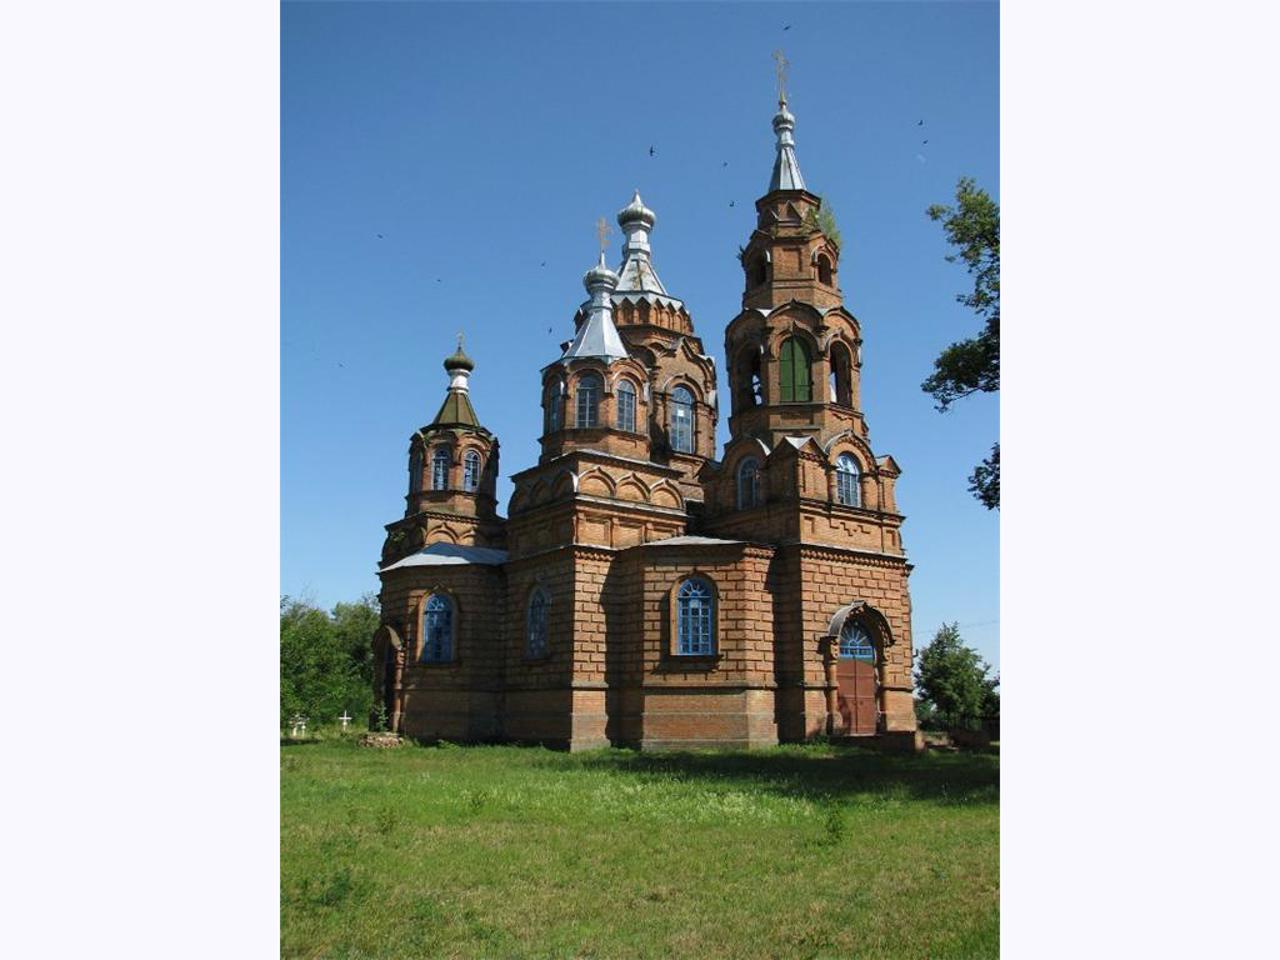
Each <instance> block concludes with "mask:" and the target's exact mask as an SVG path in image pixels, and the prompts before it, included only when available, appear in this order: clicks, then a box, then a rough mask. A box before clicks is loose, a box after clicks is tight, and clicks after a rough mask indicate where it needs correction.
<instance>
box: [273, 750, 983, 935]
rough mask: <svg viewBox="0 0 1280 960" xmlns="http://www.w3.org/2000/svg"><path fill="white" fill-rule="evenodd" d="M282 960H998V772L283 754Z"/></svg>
mask: <svg viewBox="0 0 1280 960" xmlns="http://www.w3.org/2000/svg"><path fill="white" fill-rule="evenodd" d="M281 758H282V759H281V764H282V769H281V786H282V790H281V793H282V820H283V822H282V831H281V853H282V864H281V891H280V897H281V921H280V931H281V952H282V954H283V956H286V957H333V958H357V957H396V958H413V957H495V958H497V957H608V958H612V957H691V958H700V960H701V958H747V957H851V958H852V957H920V958H931V960H941V958H949V957H955V958H974V957H995V956H997V955H998V952H999V949H998V948H999V889H998V884H999V759H998V757H996V756H991V755H980V754H965V753H959V754H929V755H926V756H923V757H906V756H884V755H880V754H876V753H872V752H869V751H864V750H859V749H852V748H837V747H831V746H823V745H818V746H805V747H780V748H776V749H772V750H767V751H759V752H752V753H711V752H706V753H687V754H639V753H634V752H630V751H623V750H606V751H600V752H594V753H585V754H576V755H569V754H564V753H554V752H551V751H547V750H541V749H528V748H516V747H465V748H462V747H453V746H449V745H445V746H442V747H419V746H406V747H403V748H400V749H397V750H386V751H382V750H371V749H366V748H359V747H356V746H355V745H354V744H353V743H352V742H351V740H350V739H347V740H345V741H344V740H329V741H320V742H315V743H293V744H287V745H285V746H283V747H282V748H281Z"/></svg>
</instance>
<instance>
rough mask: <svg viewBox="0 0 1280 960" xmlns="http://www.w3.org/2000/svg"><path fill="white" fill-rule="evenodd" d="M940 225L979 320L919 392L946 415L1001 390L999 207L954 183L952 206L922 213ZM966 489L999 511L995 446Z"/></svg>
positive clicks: (967, 185)
mask: <svg viewBox="0 0 1280 960" xmlns="http://www.w3.org/2000/svg"><path fill="white" fill-rule="evenodd" d="M926 212H927V213H928V215H929V219H930V220H933V221H934V222H935V223H936V222H941V223H942V229H943V230H944V231H945V233H946V235H947V242H948V243H950V244H951V246H952V247H953V248H954V250H955V252H954V253H951V254H948V255H947V260H948V262H950V263H955V262H956V261H960V262H962V263H964V265H965V267H966V268H967V269H968V271H969V274H970V276H971V277H973V290H972V291H971V292H969V293H961V294H957V296H956V300H958V301H959V302H960V303H962V304H964V305H965V306H966V307H969V308H970V309H971V310H973V311H974V312H975V313H976V314H977V315H978V317H979V318H980V319H981V320H982V321H983V326H982V329H981V330H980V331H979V332H978V334H977V335H976V336H974V337H970V338H969V339H968V340H960V341H957V342H956V343H953V344H951V346H949V347H947V348H946V349H945V350H943V351H942V353H941V354H939V355H938V358H937V359H936V360H934V362H933V373H932V374H930V376H929V378H928V379H927V380H925V381H924V383H922V384H921V385H920V386H921V389H923V390H924V392H925V393H927V394H929V395H930V396H932V397H933V398H934V400H936V401H937V405H938V409H939V410H940V411H942V412H944V413H945V412H946V411H947V410H948V409H949V408H950V407H951V404H952V403H954V402H955V401H957V400H960V399H963V398H964V397H967V396H970V395H972V394H974V393H994V392H995V391H997V390H999V389H1000V205H999V204H997V203H996V202H995V201H994V200H992V199H991V197H990V196H989V195H988V194H987V192H986V191H985V190H983V189H981V188H980V187H978V186H977V184H976V183H975V182H974V180H973V178H971V177H961V178H960V182H959V183H958V184H956V200H955V206H947V205H944V204H939V203H935V204H934V205H933V206H931V207H929V209H928V210H927V211H926ZM969 484H970V486H969V489H970V490H971V491H972V492H973V494H974V496H975V497H977V498H978V500H979V501H980V502H981V503H982V504H983V505H984V506H985V507H987V509H994V508H997V507H999V506H1000V444H999V443H997V444H995V446H994V447H992V454H991V456H990V457H988V458H987V459H985V460H984V461H983V462H982V463H981V464H980V465H979V466H978V467H977V468H976V469H975V470H974V472H973V474H972V475H970V477H969Z"/></svg>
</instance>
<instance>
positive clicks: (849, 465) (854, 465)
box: [836, 453, 862, 507]
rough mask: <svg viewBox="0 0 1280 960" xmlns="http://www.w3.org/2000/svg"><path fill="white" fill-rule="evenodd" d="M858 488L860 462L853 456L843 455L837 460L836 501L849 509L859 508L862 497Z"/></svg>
mask: <svg viewBox="0 0 1280 960" xmlns="http://www.w3.org/2000/svg"><path fill="white" fill-rule="evenodd" d="M858 488H859V483H858V461H857V460H855V459H853V455H852V454H848V453H842V454H840V458H839V459H838V460H836V500H838V501H839V502H840V503H843V504H844V505H845V506H847V507H856V506H859V505H860V503H861V501H862V497H861V496H860V494H861V490H859V489H858Z"/></svg>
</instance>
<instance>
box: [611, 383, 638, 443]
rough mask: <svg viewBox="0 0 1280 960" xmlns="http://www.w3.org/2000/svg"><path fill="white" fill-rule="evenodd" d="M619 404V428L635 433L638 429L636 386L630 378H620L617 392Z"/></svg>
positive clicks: (617, 402)
mask: <svg viewBox="0 0 1280 960" xmlns="http://www.w3.org/2000/svg"><path fill="white" fill-rule="evenodd" d="M615 403H616V404H617V408H618V409H617V424H618V429H619V430H627V431H629V432H631V433H635V430H636V388H635V387H634V386H633V385H632V383H631V381H630V380H619V381H618V389H617V391H616V393H615Z"/></svg>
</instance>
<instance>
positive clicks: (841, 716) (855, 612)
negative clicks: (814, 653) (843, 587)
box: [822, 600, 893, 736]
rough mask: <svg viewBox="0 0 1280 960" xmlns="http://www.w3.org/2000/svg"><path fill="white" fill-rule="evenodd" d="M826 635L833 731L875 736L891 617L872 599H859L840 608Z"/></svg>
mask: <svg viewBox="0 0 1280 960" xmlns="http://www.w3.org/2000/svg"><path fill="white" fill-rule="evenodd" d="M822 639H823V647H824V650H823V660H824V665H825V668H826V674H827V732H828V734H830V735H833V736H834V735H842V736H874V735H875V734H877V733H879V732H880V730H881V726H882V722H881V721H882V718H883V716H884V664H885V648H886V647H888V646H890V645H891V644H892V643H893V632H892V630H891V629H890V628H889V621H888V620H887V619H885V616H884V614H882V613H881V612H880V611H879V610H877V609H876V608H875V607H873V606H871V604H869V603H867V601H865V600H855V601H853V602H852V603H849V604H846V605H845V606H843V607H841V608H840V609H839V610H837V611H836V612H835V614H834V615H833V616H832V618H831V622H830V624H829V625H828V627H827V633H826V635H825V636H824V637H823V638H822ZM842 641H843V642H842ZM846 648H847V649H846Z"/></svg>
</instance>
